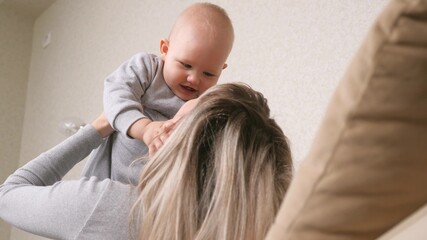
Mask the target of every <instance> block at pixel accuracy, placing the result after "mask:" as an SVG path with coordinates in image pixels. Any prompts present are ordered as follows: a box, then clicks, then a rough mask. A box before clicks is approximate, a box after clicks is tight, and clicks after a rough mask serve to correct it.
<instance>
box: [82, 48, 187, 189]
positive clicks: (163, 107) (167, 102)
mask: <svg viewBox="0 0 427 240" xmlns="http://www.w3.org/2000/svg"><path fill="white" fill-rule="evenodd" d="M183 104H184V101H183V100H181V99H180V98H178V97H177V96H176V95H175V94H174V93H173V92H172V91H171V90H170V89H169V87H168V85H167V84H166V82H165V80H164V78H163V61H162V59H161V58H160V57H158V56H156V55H153V54H148V53H143V52H141V53H137V54H135V55H134V56H132V57H131V58H130V59H129V60H128V61H126V62H124V63H123V64H122V65H121V66H120V67H119V68H118V69H117V70H115V71H114V72H113V73H112V74H110V75H109V76H108V77H107V78H106V80H105V83H104V111H105V114H106V116H107V118H108V121H109V122H110V123H111V125H112V126H113V128H114V129H116V130H117V132H115V133H113V134H112V135H111V136H110V137H108V139H106V141H105V142H104V143H102V144H101V146H100V147H99V148H98V149H96V150H95V151H94V152H93V153H92V155H91V157H90V159H89V161H88V162H87V164H86V166H85V168H84V169H83V173H82V175H83V176H85V177H91V176H96V177H98V179H105V178H110V179H112V180H117V181H120V182H123V183H129V182H131V183H132V184H133V185H137V183H138V179H139V174H140V172H141V169H142V166H143V164H142V162H141V161H139V162H136V163H133V164H132V162H133V161H134V160H136V159H138V158H140V157H142V156H145V155H147V153H148V148H147V146H146V145H145V144H144V143H143V142H142V141H139V140H135V139H132V138H130V137H129V136H128V135H127V134H126V133H127V132H128V129H129V128H130V126H131V125H132V124H133V123H134V122H135V121H137V120H138V119H141V118H149V119H151V120H153V121H165V120H168V119H170V118H172V117H173V116H174V115H175V114H176V112H177V111H178V110H179V108H180V107H181V106H182V105H183Z"/></svg>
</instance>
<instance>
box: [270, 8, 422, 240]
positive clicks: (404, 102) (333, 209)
mask: <svg viewBox="0 0 427 240" xmlns="http://www.w3.org/2000/svg"><path fill="white" fill-rule="evenodd" d="M426 184H427V0H394V1H391V2H390V3H389V4H388V5H387V7H386V8H385V9H384V10H383V12H382V13H381V15H380V16H379V17H378V18H377V19H376V21H375V23H374V25H373V26H372V28H371V29H370V31H369V32H368V34H367V36H366V38H365V40H364V42H363V44H362V45H361V47H360V49H359V51H358V52H357V54H356V55H355V57H354V58H353V61H352V62H351V64H350V66H349V68H348V69H347V71H346V73H345V75H344V77H343V79H342V80H341V82H340V83H339V85H338V87H337V89H336V90H335V92H334V94H333V96H332V99H331V101H330V103H329V105H328V108H327V112H326V114H325V117H324V119H323V121H322V123H321V125H320V129H319V130H318V132H317V134H316V137H315V140H314V142H313V145H312V147H311V149H310V151H309V154H308V155H307V157H306V159H305V160H304V161H303V162H302V163H301V165H300V167H299V168H298V169H297V172H296V174H295V178H294V180H293V182H292V183H291V186H290V189H289V191H288V193H287V195H286V196H285V199H284V202H283V203H282V206H281V209H280V211H279V213H278V215H277V218H276V221H275V223H274V224H273V226H272V228H271V229H270V231H269V233H268V235H267V239H268V240H276V239H289V240H293V239H297V240H304V239H310V240H312V239H315V240H320V239H327V240H334V239H357V240H361V239H375V238H376V237H378V236H380V235H381V234H382V233H384V232H386V231H387V230H388V229H390V228H392V227H393V226H394V225H396V224H398V223H399V222H400V221H402V220H403V219H405V217H407V216H408V215H410V214H411V213H413V212H414V211H416V210H417V209H418V208H420V207H421V206H423V205H424V204H426V203H427V190H426V188H425V186H426Z"/></svg>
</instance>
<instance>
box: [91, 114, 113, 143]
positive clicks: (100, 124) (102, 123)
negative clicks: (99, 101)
mask: <svg viewBox="0 0 427 240" xmlns="http://www.w3.org/2000/svg"><path fill="white" fill-rule="evenodd" d="M91 125H92V127H94V128H95V129H96V131H98V133H99V135H101V136H102V138H105V137H108V136H109V135H110V134H111V133H113V132H114V129H113V128H112V127H111V125H110V123H109V122H108V120H107V117H105V113H104V112H102V113H101V115H99V116H98V117H97V118H96V119H95V120H94V121H93V122H92V123H91Z"/></svg>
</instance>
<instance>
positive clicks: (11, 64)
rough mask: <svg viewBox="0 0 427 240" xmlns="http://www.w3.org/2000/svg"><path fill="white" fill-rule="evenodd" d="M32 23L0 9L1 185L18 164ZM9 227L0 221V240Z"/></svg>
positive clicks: (19, 15)
mask: <svg viewBox="0 0 427 240" xmlns="http://www.w3.org/2000/svg"><path fill="white" fill-rule="evenodd" d="M32 28H33V20H32V19H31V18H29V17H26V16H23V15H21V14H19V13H16V12H13V11H9V9H6V8H2V7H1V6H0V182H1V183H2V182H3V181H4V180H6V178H7V176H9V175H10V174H11V173H12V172H13V171H14V170H15V169H16V168H17V167H18V163H19V149H20V146H21V134H22V124H23V121H24V104H25V95H26V90H27V80H28V69H29V64H30V54H31V39H32V37H31V35H32ZM9 235H10V226H9V225H8V224H6V223H5V222H3V221H2V220H0V239H9Z"/></svg>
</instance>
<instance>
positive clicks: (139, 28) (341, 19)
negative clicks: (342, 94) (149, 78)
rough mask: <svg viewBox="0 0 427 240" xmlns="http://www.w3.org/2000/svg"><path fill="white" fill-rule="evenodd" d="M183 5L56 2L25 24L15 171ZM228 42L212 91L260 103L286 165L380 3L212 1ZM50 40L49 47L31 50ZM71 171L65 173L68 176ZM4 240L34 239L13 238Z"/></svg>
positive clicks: (92, 100) (91, 113)
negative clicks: (29, 33) (254, 94)
mask: <svg viewBox="0 0 427 240" xmlns="http://www.w3.org/2000/svg"><path fill="white" fill-rule="evenodd" d="M192 2H195V1H193V0H181V1H175V2H172V3H171V1H166V0H144V1H142V0H127V1H121V0H91V1H85V0H73V1H70V0H68V1H67V0H58V1H57V2H55V3H54V4H53V5H52V6H51V7H50V8H49V9H48V10H47V11H45V12H44V13H43V14H42V15H41V16H40V17H39V18H38V19H37V20H36V22H35V25H34V36H33V46H32V56H31V67H30V70H29V84H28V91H27V96H26V108H25V120H24V124H23V134H22V146H21V151H20V153H21V154H20V165H22V164H24V163H26V162H27V161H28V160H29V159H31V158H33V157H35V156H36V155H37V154H39V153H40V152H41V151H44V150H46V149H48V148H50V147H51V146H53V145H54V144H56V143H58V142H59V141H61V140H63V139H64V138H65V137H64V136H63V135H61V134H60V132H59V131H58V127H57V126H58V123H59V122H60V121H61V119H63V118H64V117H68V116H77V117H80V118H82V119H83V120H84V121H86V122H90V121H91V120H92V119H94V118H95V116H97V115H98V114H99V113H100V112H101V110H102V83H103V79H104V77H105V76H106V75H107V74H109V73H110V72H112V71H113V70H114V69H115V68H116V67H117V66H118V65H119V64H120V63H121V62H123V61H124V60H126V59H128V58H129V57H130V56H131V55H132V54H134V53H136V52H138V51H149V52H153V53H158V47H159V40H160V38H163V37H167V35H168V32H169V29H170V27H171V25H172V23H173V20H174V19H175V18H176V16H177V15H178V14H179V12H180V11H181V10H182V9H184V8H185V7H186V6H188V5H189V4H190V3H192ZM212 2H213V3H217V4H219V5H221V6H223V7H224V8H225V9H226V10H227V11H228V13H229V15H230V17H231V18H232V20H233V22H234V27H235V32H236V40H235V46H234V49H233V51H232V53H231V56H230V58H229V61H228V63H229V68H227V69H226V70H225V72H224V73H223V75H222V80H221V81H220V82H228V81H243V82H246V83H248V84H250V85H251V86H253V87H254V88H255V89H258V90H260V91H261V92H263V93H264V94H265V96H266V97H267V98H268V99H269V101H270V106H271V108H272V113H273V115H274V116H275V117H276V119H277V120H278V122H279V124H280V125H281V126H282V127H283V129H284V131H285V133H286V134H287V135H288V137H289V138H290V140H291V143H292V150H293V155H294V158H295V161H296V164H297V165H298V163H299V162H300V161H301V160H302V159H303V157H304V155H305V154H306V152H307V151H308V149H309V147H310V144H311V141H312V138H313V136H314V134H315V132H316V128H317V126H318V124H319V122H320V119H321V117H322V114H323V111H324V110H325V107H326V104H327V102H328V100H329V97H330V95H331V94H332V91H333V89H334V88H335V86H336V84H337V82H338V81H339V79H340V78H341V76H342V75H343V73H344V70H345V68H346V66H347V65H348V63H349V61H350V59H351V57H352V56H353V54H354V53H355V51H356V49H357V48H358V46H359V45H360V43H361V40H362V38H363V37H364V35H365V34H366V32H367V30H368V28H369V26H370V24H371V23H372V22H373V20H374V19H375V17H376V16H377V15H378V13H379V12H380V10H381V9H382V8H383V7H384V5H385V4H386V0H377V1H371V0H358V1H354V0H298V1H297V0H280V1H279V0H276V1H273V0H264V1H257V0H247V1H229V0H214V1H212ZM48 32H51V34H52V42H51V44H50V45H49V46H48V47H47V48H45V49H42V48H41V40H42V38H43V36H44V35H45V34H47V33H48ZM80 169H81V165H80V166H79V167H78V168H76V169H74V171H73V172H72V173H71V174H69V176H68V177H69V178H75V177H77V176H78V174H79V171H80ZM11 239H39V238H35V237H33V236H31V235H29V234H26V233H23V232H22V231H19V230H16V229H14V230H13V231H12V237H11Z"/></svg>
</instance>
